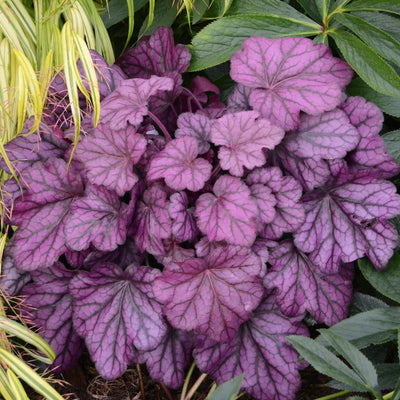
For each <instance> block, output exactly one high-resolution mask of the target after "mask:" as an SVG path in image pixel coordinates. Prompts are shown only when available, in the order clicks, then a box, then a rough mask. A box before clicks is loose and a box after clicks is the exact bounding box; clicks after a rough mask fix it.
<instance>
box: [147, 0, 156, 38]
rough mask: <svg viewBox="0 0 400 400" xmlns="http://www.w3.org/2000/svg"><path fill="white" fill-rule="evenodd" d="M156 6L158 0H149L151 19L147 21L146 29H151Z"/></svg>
mask: <svg viewBox="0 0 400 400" xmlns="http://www.w3.org/2000/svg"><path fill="white" fill-rule="evenodd" d="M155 7H156V2H155V0H149V15H148V16H149V20H148V22H147V26H146V29H145V31H146V30H147V29H149V27H150V26H151V24H152V23H153V20H154V9H155Z"/></svg>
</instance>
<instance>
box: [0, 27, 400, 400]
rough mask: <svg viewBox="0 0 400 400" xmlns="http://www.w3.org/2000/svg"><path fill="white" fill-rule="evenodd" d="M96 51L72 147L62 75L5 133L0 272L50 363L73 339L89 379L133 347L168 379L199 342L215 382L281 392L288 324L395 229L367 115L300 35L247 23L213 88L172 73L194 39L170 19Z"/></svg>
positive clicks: (288, 354)
mask: <svg viewBox="0 0 400 400" xmlns="http://www.w3.org/2000/svg"><path fill="white" fill-rule="evenodd" d="M92 56H93V60H94V61H95V62H96V64H97V66H98V74H99V78H101V79H99V81H100V89H101V90H100V93H101V98H102V102H101V113H100V120H99V124H98V125H97V126H94V124H93V119H92V114H91V109H90V106H89V105H87V108H86V111H85V112H84V115H83V123H82V132H81V137H80V140H79V142H78V143H77V145H76V151H75V152H74V154H73V157H72V161H71V154H72V153H73V149H74V143H73V141H72V140H71V138H72V137H73V136H72V135H71V132H73V131H74V129H75V128H74V126H73V124H72V123H71V118H70V117H69V115H70V113H71V110H70V108H69V106H68V105H67V103H66V102H65V99H64V95H63V94H64V93H65V87H64V86H63V85H65V84H64V83H63V80H62V75H61V76H58V77H57V79H58V80H57V88H55V89H54V90H53V92H52V94H51V99H49V101H48V104H47V110H48V117H47V118H46V119H45V120H44V121H43V122H42V123H41V125H40V126H39V129H38V130H37V131H36V132H35V133H33V134H31V135H28V136H19V137H17V138H16V139H14V140H13V141H11V142H10V143H9V144H7V146H6V150H7V154H8V157H9V159H10V160H11V162H12V164H13V166H14V168H15V171H17V177H18V181H17V180H16V179H15V178H11V179H9V180H8V181H7V182H6V183H5V186H4V191H7V193H8V194H9V197H6V199H5V202H6V205H7V206H8V208H9V209H11V208H12V214H11V213H9V214H7V215H5V217H6V218H8V222H9V223H10V224H12V225H15V226H17V227H18V229H17V230H16V232H15V234H14V235H13V237H12V239H11V241H10V243H9V245H8V246H7V249H6V259H5V260H6V261H5V267H4V269H5V271H4V272H5V277H4V278H3V279H2V282H1V283H2V285H4V286H5V287H6V288H7V289H8V291H9V293H11V294H15V293H17V292H18V291H21V292H20V293H21V294H22V295H24V296H26V303H27V304H29V305H30V306H31V307H33V308H31V309H30V310H29V311H30V313H31V314H32V318H33V321H34V322H35V323H36V324H37V325H38V326H40V327H41V329H42V331H41V332H42V334H43V337H44V338H45V339H46V340H47V341H48V342H49V343H50V344H51V345H52V347H53V348H54V350H55V352H56V354H57V358H56V361H55V363H54V366H55V367H57V368H58V370H59V371H62V370H66V369H68V368H70V367H71V366H72V365H73V364H74V363H75V362H76V361H77V359H78V358H79V356H80V354H81V352H82V350H83V349H84V347H85V346H86V348H87V349H88V351H89V353H90V356H91V358H92V360H93V361H94V363H95V365H96V368H97V370H98V371H99V373H100V374H101V375H102V376H103V377H104V378H107V379H114V378H117V377H119V376H121V375H122V374H123V373H124V371H125V370H126V369H127V367H128V366H129V365H130V364H132V363H145V364H146V366H147V368H148V370H149V373H150V375H151V376H152V377H153V378H154V379H156V380H161V381H162V382H163V383H164V384H165V385H167V386H169V387H172V388H178V387H179V386H181V385H182V383H183V379H184V371H185V368H186V367H187V366H188V364H189V363H190V360H191V359H192V358H194V360H195V362H196V364H197V366H198V367H199V369H200V370H201V371H202V372H206V373H208V374H209V375H210V376H211V377H212V378H213V379H215V380H216V381H217V383H222V382H224V381H227V380H229V379H231V378H233V377H235V376H237V375H239V374H242V373H244V381H243V388H244V389H245V390H246V391H247V392H248V393H249V394H250V395H252V396H254V397H255V398H257V399H260V400H264V399H265V400H269V399H281V400H283V399H294V398H295V393H296V391H297V390H298V389H299V387H300V374H299V369H300V368H302V367H304V365H305V363H304V362H303V363H297V359H298V353H297V352H296V351H295V350H294V348H293V346H292V345H291V344H290V343H289V342H288V341H287V340H286V339H285V338H286V336H288V335H295V334H300V335H307V334H308V333H307V327H306V325H305V324H304V323H303V320H304V317H305V316H306V314H307V313H309V314H310V315H311V317H312V318H313V319H314V320H315V321H317V322H319V323H324V324H326V325H333V324H335V323H337V322H338V321H340V320H342V319H343V318H345V317H346V314H347V308H348V305H349V303H350V300H351V295H352V278H353V272H354V271H353V262H354V261H356V260H357V259H359V258H362V257H364V256H368V257H369V259H370V260H371V261H372V263H373V264H374V265H375V267H376V268H377V269H383V268H384V267H385V265H386V263H387V262H388V260H389V258H390V257H391V256H392V254H393V250H394V248H395V246H396V244H397V233H396V231H395V229H394V227H393V226H392V225H391V224H390V222H389V221H388V219H390V218H392V217H394V216H396V215H397V214H399V213H400V196H399V195H398V194H396V187H395V186H394V185H393V184H392V183H391V182H389V181H388V180H387V179H388V178H390V177H393V176H394V175H396V174H397V173H398V172H399V167H398V165H397V163H396V162H395V160H394V159H393V158H392V157H391V156H390V155H388V154H387V152H386V148H385V146H384V143H383V140H382V139H381V137H380V136H379V132H380V130H381V127H382V122H383V117H382V112H381V111H380V110H379V108H378V107H377V106H375V105H374V104H372V103H369V102H367V101H365V100H364V99H362V98H360V97H346V95H345V93H344V90H345V87H346V85H347V84H348V83H349V82H350V80H351V77H352V70H351V68H350V67H349V66H348V65H347V64H346V63H345V62H344V61H342V60H340V59H338V58H335V57H333V56H332V54H331V52H330V50H329V48H328V47H327V46H325V45H323V44H315V43H313V42H312V41H311V40H309V39H305V38H289V37H288V38H282V39H266V38H250V39H248V40H246V41H245V42H244V43H243V48H242V50H239V51H238V52H236V53H235V54H234V56H233V57H232V61H231V77H232V79H233V80H235V81H236V82H237V86H236V89H235V90H234V92H233V93H232V94H231V96H230V97H229V99H228V101H227V104H223V103H222V102H221V101H220V100H219V98H218V94H219V91H218V88H217V87H216V86H214V85H213V84H212V83H211V82H209V81H208V80H207V79H205V78H204V77H196V78H194V79H193V80H192V84H191V88H190V89H189V88H186V87H184V86H183V76H182V75H183V74H184V73H185V71H186V69H187V68H188V65H189V61H190V53H189V50H188V49H187V48H186V47H184V46H182V45H177V46H175V45H174V43H173V38H172V31H171V30H170V29H168V28H163V27H162V28H159V29H158V30H157V31H156V32H155V33H154V34H153V35H152V36H151V37H146V38H144V39H143V40H142V41H141V42H140V43H139V44H138V45H137V46H136V47H134V48H133V49H131V50H129V51H128V52H127V53H126V54H125V55H124V56H122V58H121V59H120V60H117V64H118V65H119V66H120V67H118V66H117V65H115V66H113V67H109V66H108V65H107V64H106V63H105V62H104V60H101V59H100V56H99V55H96V54H95V53H94V52H93V53H92ZM78 68H79V65H78ZM29 123H30V121H27V122H26V126H27V127H26V129H27V130H29ZM69 161H70V162H69ZM1 166H2V167H3V168H5V169H6V170H7V166H6V164H5V163H4V162H2V165H1ZM21 286H22V287H21ZM26 312H27V311H26Z"/></svg>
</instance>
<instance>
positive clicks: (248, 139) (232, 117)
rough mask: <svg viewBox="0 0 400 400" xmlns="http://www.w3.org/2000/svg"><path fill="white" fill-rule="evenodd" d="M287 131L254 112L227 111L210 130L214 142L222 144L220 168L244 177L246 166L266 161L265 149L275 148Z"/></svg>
mask: <svg viewBox="0 0 400 400" xmlns="http://www.w3.org/2000/svg"><path fill="white" fill-rule="evenodd" d="M284 134H285V132H284V131H283V130H282V129H281V128H279V127H278V126H275V125H272V124H271V123H270V122H269V121H268V120H266V119H263V118H259V113H257V112H255V111H241V112H238V113H235V114H226V115H224V116H223V117H221V118H219V119H218V120H216V121H215V122H214V124H213V126H212V129H211V141H212V142H213V143H214V144H216V145H218V146H221V147H220V149H219V152H218V158H219V160H220V164H221V167H222V168H223V169H225V170H228V171H229V172H230V174H231V175H234V176H242V175H243V172H244V171H243V167H246V168H248V169H253V168H254V167H260V166H262V165H264V164H265V161H266V159H265V155H264V152H263V149H264V148H266V149H270V150H272V149H273V148H274V147H275V146H276V145H277V144H278V143H279V142H280V141H281V140H282V138H283V136H284Z"/></svg>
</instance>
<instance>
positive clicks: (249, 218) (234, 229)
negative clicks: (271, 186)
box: [194, 175, 258, 246]
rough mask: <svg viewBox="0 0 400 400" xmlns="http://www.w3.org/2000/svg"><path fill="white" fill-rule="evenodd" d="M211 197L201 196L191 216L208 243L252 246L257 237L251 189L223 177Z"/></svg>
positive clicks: (255, 210)
mask: <svg viewBox="0 0 400 400" xmlns="http://www.w3.org/2000/svg"><path fill="white" fill-rule="evenodd" d="M213 191H214V194H212V193H205V194H202V195H201V196H200V197H199V198H198V199H197V201H196V210H195V212H194V215H195V217H196V220H197V225H198V227H199V229H200V230H201V231H202V232H203V233H205V234H206V235H207V237H208V240H209V241H211V242H212V241H218V240H225V241H227V242H228V243H230V244H237V245H241V246H251V245H252V244H253V242H254V240H255V238H256V219H257V217H258V208H257V205H256V203H255V201H254V200H253V199H252V198H251V195H250V189H249V188H248V187H247V186H246V185H245V184H244V183H243V182H242V181H241V180H240V179H239V178H235V177H232V176H229V175H222V176H221V177H220V178H218V180H217V181H216V182H215V184H214V187H213Z"/></svg>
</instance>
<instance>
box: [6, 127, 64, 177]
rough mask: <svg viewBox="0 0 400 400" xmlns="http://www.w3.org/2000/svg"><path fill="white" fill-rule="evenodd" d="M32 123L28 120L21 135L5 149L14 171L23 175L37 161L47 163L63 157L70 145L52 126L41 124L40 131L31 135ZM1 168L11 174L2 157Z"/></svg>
mask: <svg viewBox="0 0 400 400" xmlns="http://www.w3.org/2000/svg"><path fill="white" fill-rule="evenodd" d="M31 125H32V121H31V120H28V122H27V123H25V127H24V129H23V130H22V132H21V134H20V135H18V136H17V137H16V138H14V139H13V140H11V141H10V142H8V143H7V144H6V145H5V146H4V149H5V150H6V153H7V156H8V158H9V160H10V162H11V165H12V166H13V168H14V170H15V171H17V172H18V173H21V172H22V171H23V170H24V169H25V168H28V167H30V166H31V165H33V164H34V163H35V162H36V161H42V162H44V161H46V160H48V159H49V158H51V157H62V156H63V154H64V153H65V151H66V150H67V148H68V143H67V142H66V141H64V140H62V139H60V138H58V137H57V136H56V135H55V134H54V133H53V129H52V128H51V127H50V126H47V125H46V124H44V123H41V124H39V127H38V129H37V130H36V131H35V132H33V133H31V134H29V135H28V132H29V131H30V129H31V127H32V126H31ZM0 167H1V168H2V169H4V170H5V171H6V172H7V173H11V171H10V170H9V168H8V166H7V164H6V162H5V161H4V159H3V158H2V157H0Z"/></svg>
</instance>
